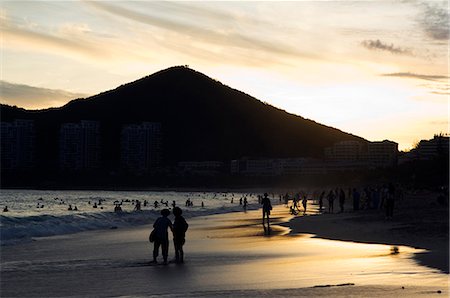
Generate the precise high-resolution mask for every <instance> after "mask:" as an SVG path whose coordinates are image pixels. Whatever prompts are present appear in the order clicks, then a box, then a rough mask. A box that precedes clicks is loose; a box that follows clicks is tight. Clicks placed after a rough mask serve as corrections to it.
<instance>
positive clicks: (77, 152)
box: [59, 120, 100, 171]
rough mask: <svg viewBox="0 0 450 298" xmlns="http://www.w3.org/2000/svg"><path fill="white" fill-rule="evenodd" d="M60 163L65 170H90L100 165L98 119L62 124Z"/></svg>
mask: <svg viewBox="0 0 450 298" xmlns="http://www.w3.org/2000/svg"><path fill="white" fill-rule="evenodd" d="M59 145H60V146H59V165H60V168H61V170H64V171H89V170H94V169H97V168H98V167H99V165H100V130H99V123H98V122H97V121H86V120H82V121H80V123H64V124H62V125H61V129H60V138H59Z"/></svg>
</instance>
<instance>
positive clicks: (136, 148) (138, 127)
mask: <svg viewBox="0 0 450 298" xmlns="http://www.w3.org/2000/svg"><path fill="white" fill-rule="evenodd" d="M161 160H162V131H161V123H155V122H143V123H141V124H130V125H127V126H124V127H123V128H122V135H121V164H122V168H123V169H125V170H127V171H129V172H131V173H134V174H145V173H148V172H150V171H151V170H152V169H154V168H156V167H158V166H160V165H161Z"/></svg>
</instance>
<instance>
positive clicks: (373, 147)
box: [367, 140, 398, 168]
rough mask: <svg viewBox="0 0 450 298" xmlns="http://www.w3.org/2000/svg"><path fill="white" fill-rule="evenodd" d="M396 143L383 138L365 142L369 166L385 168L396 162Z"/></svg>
mask: <svg viewBox="0 0 450 298" xmlns="http://www.w3.org/2000/svg"><path fill="white" fill-rule="evenodd" d="M397 158H398V144H397V143H395V142H392V141H388V140H384V141H380V142H369V143H368V144H367V160H368V162H369V166H370V167H374V168H385V167H391V166H394V165H396V164H397Z"/></svg>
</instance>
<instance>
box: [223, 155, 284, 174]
mask: <svg viewBox="0 0 450 298" xmlns="http://www.w3.org/2000/svg"><path fill="white" fill-rule="evenodd" d="M230 167H231V174H237V175H244V176H278V175H281V174H282V165H281V163H280V160H279V159H247V158H244V159H239V160H232V161H231V165H230Z"/></svg>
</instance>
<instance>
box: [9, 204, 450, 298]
mask: <svg viewBox="0 0 450 298" xmlns="http://www.w3.org/2000/svg"><path fill="white" fill-rule="evenodd" d="M272 216H273V219H274V223H275V222H276V223H278V224H281V223H283V222H285V223H286V222H288V221H289V220H290V219H291V217H290V216H289V215H288V209H287V208H286V207H285V206H283V205H278V206H276V207H275V208H274V210H273V214H272ZM259 217H260V210H255V211H248V212H246V213H244V212H234V213H229V214H221V215H211V216H205V217H197V218H192V219H190V221H189V223H190V229H189V231H188V234H187V242H186V245H185V253H186V263H185V264H183V265H177V264H169V265H167V266H163V265H157V266H151V265H149V261H150V259H151V246H150V244H149V243H148V240H147V238H148V233H149V231H150V226H141V227H135V228H123V229H111V230H102V231H91V232H82V233H77V234H72V235H64V236H54V237H47V238H36V239H35V241H33V242H32V243H25V244H21V245H15V246H5V247H2V254H1V265H2V266H1V296H2V297H67V296H77V297H79V296H83V297H130V296H132V297H148V296H168V297H213V296H214V297H215V296H225V297H259V296H271V297H274V296H277V297H283V296H285V297H287V296H289V297H292V296H305V297H312V296H314V297H315V296H324V297H346V296H354V297H381V296H383V297H385V296H386V295H390V296H393V297H416V296H418V297H430V296H433V295H436V296H437V297H439V296H441V297H443V296H448V275H447V274H443V273H441V272H440V271H438V270H436V269H433V268H431V267H426V266H423V265H421V264H418V263H417V262H416V261H414V259H413V258H414V255H415V254H417V253H421V252H424V250H420V249H415V248H412V247H408V246H401V245H399V253H398V254H392V251H391V249H392V246H391V245H384V244H365V243H355V242H344V241H335V240H327V239H321V238H317V237H313V235H310V234H296V232H300V231H301V232H308V233H312V232H313V231H312V228H311V227H312V226H317V225H318V224H319V221H320V222H322V220H323V223H326V222H327V221H330V220H332V219H331V218H336V219H339V220H345V219H344V218H345V216H342V217H341V216H340V215H330V216H329V217H328V216H326V215H325V216H312V215H309V216H306V217H304V218H302V217H298V218H296V219H293V220H292V221H291V223H289V224H288V225H291V226H292V227H293V230H292V231H291V230H290V229H289V228H288V227H285V226H284V225H285V224H283V225H278V226H274V231H273V233H272V235H271V236H264V235H263V231H262V227H261V224H260V218H259ZM314 221H316V222H314ZM307 224H309V227H310V228H307ZM320 230H321V231H324V230H323V229H320ZM335 232H336V231H335ZM317 234H319V233H317ZM319 236H320V237H324V238H325V237H326V235H323V236H322V235H320V234H319ZM330 238H331V237H330ZM349 240H350V239H349ZM352 240H357V239H352ZM373 242H375V241H373ZM380 243H388V242H386V241H381V242H380ZM402 244H403V243H402ZM404 244H407V243H404ZM172 248H173V247H172V245H171V247H170V249H169V254H170V255H173V249H172ZM438 291H440V293H439V292H438Z"/></svg>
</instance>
